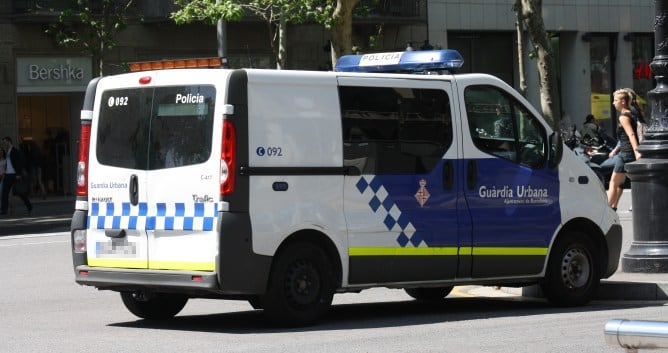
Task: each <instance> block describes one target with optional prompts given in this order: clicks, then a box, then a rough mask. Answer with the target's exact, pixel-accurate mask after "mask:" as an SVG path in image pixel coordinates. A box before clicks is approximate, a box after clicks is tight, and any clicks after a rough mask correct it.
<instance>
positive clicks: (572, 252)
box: [540, 232, 601, 306]
mask: <svg viewBox="0 0 668 353" xmlns="http://www.w3.org/2000/svg"><path fill="white" fill-rule="evenodd" d="M600 269H601V264H600V260H599V256H598V255H597V252H596V247H595V246H594V244H593V242H592V241H591V239H589V238H588V237H587V235H586V234H584V233H582V232H569V233H567V234H564V236H562V237H561V238H560V239H558V240H557V243H556V244H555V246H554V247H553V249H552V252H551V253H550V259H549V260H548V263H547V269H546V270H545V278H544V279H543V280H542V281H541V283H540V285H541V288H542V290H543V293H544V294H545V297H546V298H547V299H548V300H549V301H550V302H551V303H552V304H554V305H557V306H578V305H584V304H586V303H587V302H589V301H590V300H591V299H592V297H593V296H594V294H595V293H596V290H597V289H598V284H599V282H600V280H601V275H600V272H601V271H600Z"/></svg>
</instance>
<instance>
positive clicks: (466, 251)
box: [459, 246, 473, 255]
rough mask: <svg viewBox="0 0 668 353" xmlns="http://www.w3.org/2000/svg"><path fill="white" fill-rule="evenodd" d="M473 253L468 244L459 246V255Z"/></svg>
mask: <svg viewBox="0 0 668 353" xmlns="http://www.w3.org/2000/svg"><path fill="white" fill-rule="evenodd" d="M471 254H473V248H472V247H470V246H464V247H461V248H459V255H471Z"/></svg>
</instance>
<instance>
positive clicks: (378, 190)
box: [356, 176, 426, 247]
mask: <svg viewBox="0 0 668 353" xmlns="http://www.w3.org/2000/svg"><path fill="white" fill-rule="evenodd" d="M356 186H357V190H359V192H360V193H361V194H362V196H363V197H365V199H367V200H369V201H368V202H369V207H370V208H371V210H372V211H373V212H374V213H376V214H377V215H380V216H381V217H382V218H383V224H385V227H387V229H388V230H389V231H392V232H397V233H399V236H398V237H397V243H399V245H401V246H402V247H406V246H409V244H410V245H413V246H414V247H419V246H420V245H421V244H422V243H423V241H422V237H421V236H420V235H419V233H418V232H417V231H416V229H415V227H414V226H413V224H412V223H411V222H410V221H409V220H408V217H406V216H405V215H403V214H402V212H401V209H399V206H398V205H397V204H396V203H395V202H394V200H392V196H390V194H389V193H388V192H387V189H385V187H384V186H383V184H382V182H381V180H380V178H378V177H376V176H362V177H361V178H360V180H359V181H358V182H357V184H356ZM422 245H423V246H426V244H422Z"/></svg>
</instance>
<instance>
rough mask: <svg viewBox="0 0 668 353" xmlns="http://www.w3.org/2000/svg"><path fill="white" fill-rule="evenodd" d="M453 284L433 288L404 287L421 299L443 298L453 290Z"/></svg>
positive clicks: (434, 299) (414, 296) (415, 297)
mask: <svg viewBox="0 0 668 353" xmlns="http://www.w3.org/2000/svg"><path fill="white" fill-rule="evenodd" d="M452 288H453V287H452V286H447V287H431V288H404V291H406V294H408V295H410V296H411V297H413V298H414V299H416V300H420V301H436V300H441V299H443V298H445V297H447V296H448V294H450V292H452Z"/></svg>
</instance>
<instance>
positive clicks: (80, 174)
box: [77, 124, 90, 196]
mask: <svg viewBox="0 0 668 353" xmlns="http://www.w3.org/2000/svg"><path fill="white" fill-rule="evenodd" d="M89 149H90V124H82V125H81V136H80V137H79V162H78V163H77V196H88V151H89Z"/></svg>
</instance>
